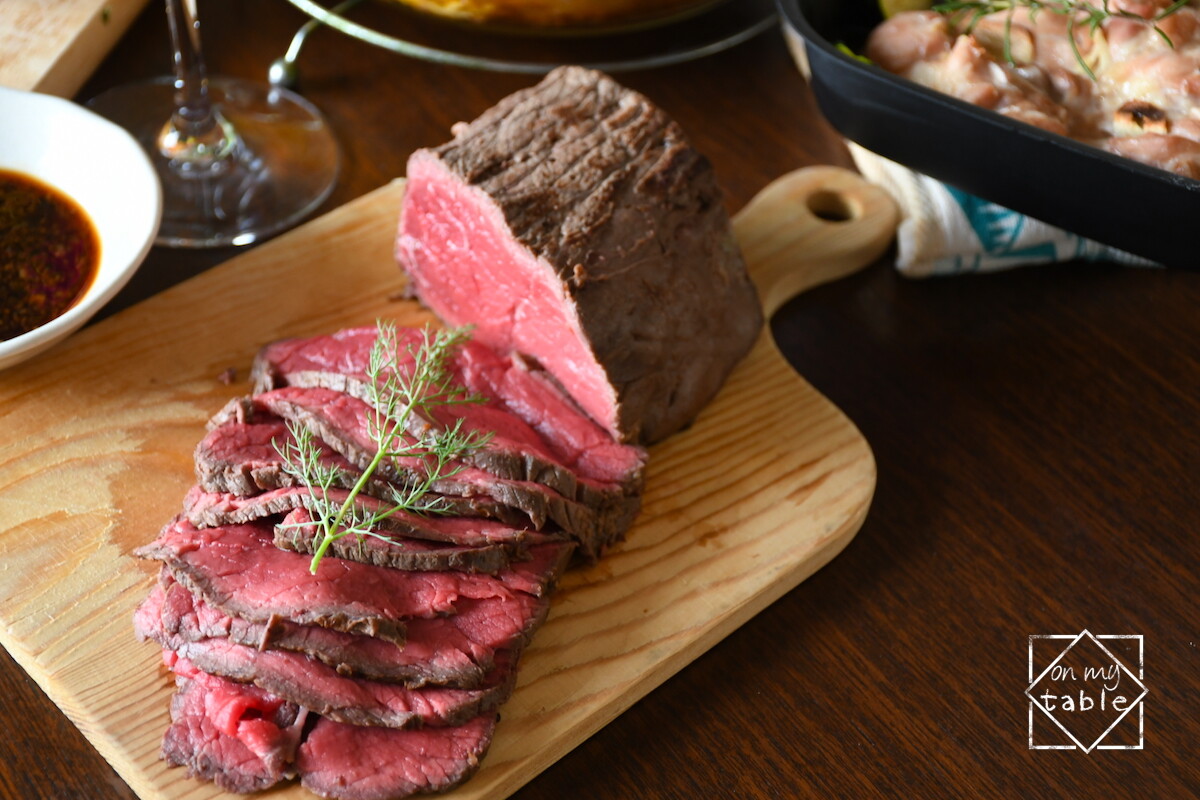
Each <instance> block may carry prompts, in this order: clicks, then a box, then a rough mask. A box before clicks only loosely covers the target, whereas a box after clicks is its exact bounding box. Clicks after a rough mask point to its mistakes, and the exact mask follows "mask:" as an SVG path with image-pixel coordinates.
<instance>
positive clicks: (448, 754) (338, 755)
mask: <svg viewBox="0 0 1200 800" xmlns="http://www.w3.org/2000/svg"><path fill="white" fill-rule="evenodd" d="M495 726H496V715H495V714H484V715H481V716H479V717H476V718H475V719H473V720H469V721H467V722H465V723H463V724H462V725H460V726H458V727H454V728H420V729H416V730H399V729H396V728H364V727H355V726H352V725H344V724H342V723H338V722H333V721H330V720H327V719H324V718H319V719H318V720H317V723H316V725H315V726H313V729H312V731H310V732H309V734H308V736H306V737H305V739H304V743H303V744H302V745H301V746H300V752H299V754H298V756H297V759H296V769H297V771H298V772H299V773H300V783H301V784H303V785H304V787H305V788H307V789H308V790H309V791H311V792H315V793H316V794H319V795H321V796H322V797H330V798H337V800H398V798H402V797H408V796H409V795H414V794H434V793H437V792H445V791H448V790H450V789H452V788H454V787H455V786H457V785H459V784H460V783H462V782H463V781H465V780H466V779H467V778H469V777H470V776H471V775H473V774H474V773H475V770H476V769H478V768H479V762H480V759H482V758H483V756H484V753H486V752H487V749H488V747H489V745H490V744H491V741H492V732H493V730H494V729H495Z"/></svg>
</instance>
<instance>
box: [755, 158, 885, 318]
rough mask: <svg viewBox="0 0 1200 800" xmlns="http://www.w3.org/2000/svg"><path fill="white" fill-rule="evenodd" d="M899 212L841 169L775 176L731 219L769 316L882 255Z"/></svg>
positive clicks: (876, 189)
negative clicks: (819, 286)
mask: <svg viewBox="0 0 1200 800" xmlns="http://www.w3.org/2000/svg"><path fill="white" fill-rule="evenodd" d="M898 217H899V212H898V211H897V209H896V204H895V202H893V200H892V198H891V197H890V196H889V195H888V193H887V192H885V191H884V190H883V189H881V188H879V187H878V186H875V185H874V184H871V183H868V182H867V181H866V180H865V179H864V178H863V177H862V176H861V175H858V174H857V173H855V172H851V171H850V170H846V169H842V168H840V167H804V168H803V169H798V170H796V171H795V172H789V173H788V174H786V175H784V176H783V177H781V178H777V179H776V180H774V181H772V182H771V183H770V184H768V185H767V186H766V188H764V189H763V190H762V191H760V192H759V193H758V194H757V195H755V196H754V198H753V199H752V200H751V201H750V202H749V203H748V204H747V205H746V207H745V208H743V209H742V210H741V211H740V212H738V214H737V215H736V216H735V217H734V219H733V229H734V232H735V233H736V235H737V238H738V244H739V245H740V246H741V248H742V254H743V255H744V256H745V258H746V264H747V266H748V267H749V269H750V276H751V277H752V278H753V279H754V283H755V285H757V286H758V291H759V296H760V297H761V298H762V303H763V310H764V311H765V312H766V314H767V317H768V318H769V317H770V316H771V315H772V314H774V313H775V312H776V311H778V310H779V308H780V306H782V305H783V304H784V303H786V302H787V301H788V300H790V299H792V298H793V297H795V296H796V295H798V294H800V293H801V292H803V291H805V290H807V289H811V288H812V287H814V286H818V285H820V284H822V283H826V282H828V281H832V280H835V279H837V278H841V277H843V276H846V275H849V274H850V273H852V272H856V271H857V270H859V269H862V268H863V267H865V266H867V265H868V264H870V263H872V262H873V261H875V259H877V258H879V257H880V256H881V255H883V253H884V251H885V250H887V248H888V245H889V244H891V241H892V238H893V237H894V236H895V233H896V223H897V220H898Z"/></svg>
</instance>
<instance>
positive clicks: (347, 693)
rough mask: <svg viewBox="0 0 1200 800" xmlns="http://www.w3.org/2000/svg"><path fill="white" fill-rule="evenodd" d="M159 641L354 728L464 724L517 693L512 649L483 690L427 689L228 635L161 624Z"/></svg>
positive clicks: (215, 671)
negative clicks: (171, 633)
mask: <svg viewBox="0 0 1200 800" xmlns="http://www.w3.org/2000/svg"><path fill="white" fill-rule="evenodd" d="M151 633H152V634H154V635H153V636H152V638H154V639H155V641H157V642H158V643H159V644H161V645H162V646H163V647H166V648H169V649H171V650H172V651H174V652H175V654H176V655H177V656H178V657H179V658H181V659H186V660H187V661H188V662H189V663H191V664H194V665H195V666H196V667H197V668H198V669H200V670H203V671H204V672H206V673H208V674H210V675H217V676H219V677H222V678H228V679H229V680H232V681H235V682H237V683H251V684H253V685H255V686H257V687H258V688H260V689H262V690H263V691H265V692H269V693H270V694H272V695H275V696H276V697H281V698H283V699H285V700H287V701H289V702H292V703H295V704H296V705H298V706H301V707H303V708H307V709H309V710H311V711H313V712H315V713H318V714H321V715H322V716H326V717H329V718H330V719H334V720H337V721H339V722H345V723H348V724H350V725H382V726H385V727H389V728H408V727H421V726H423V725H436V726H444V725H458V724H460V723H462V722H465V721H466V720H468V719H470V718H471V717H474V716H476V715H477V714H481V713H483V712H485V711H490V710H492V709H494V708H496V706H498V705H499V704H500V703H503V702H504V701H505V700H506V699H507V698H508V696H509V694H510V693H511V692H512V686H513V683H514V682H515V680H516V669H515V664H514V662H513V659H512V658H511V654H509V653H508V652H507V651H501V652H500V653H497V654H496V665H495V666H494V667H493V668H492V669H491V671H490V672H489V673H488V674H487V676H486V677H485V679H484V682H483V684H482V685H481V686H480V687H479V688H477V689H458V688H453V687H445V686H425V687H422V688H419V689H412V688H409V687H407V686H405V685H403V684H399V683H383V682H381V681H370V680H366V679H361V678H348V677H344V676H342V675H339V674H338V673H337V672H336V671H335V670H334V669H332V668H331V667H329V666H327V665H325V664H323V663H321V662H320V661H317V660H316V659H312V658H308V657H307V656H304V655H301V654H299V653H292V652H288V651H285V650H256V649H254V648H253V647H246V646H245V645H240V644H235V643H234V642H232V641H230V640H229V639H203V640H201V641H198V642H189V641H184V640H182V639H178V638H175V637H168V636H167V635H166V634H165V632H164V631H163V630H162V628H159V630H157V631H152V632H151Z"/></svg>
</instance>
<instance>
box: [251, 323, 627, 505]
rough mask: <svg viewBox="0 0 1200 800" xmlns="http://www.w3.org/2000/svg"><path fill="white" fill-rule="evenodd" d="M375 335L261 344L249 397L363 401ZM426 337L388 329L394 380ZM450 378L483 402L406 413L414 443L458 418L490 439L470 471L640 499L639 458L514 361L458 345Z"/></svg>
mask: <svg viewBox="0 0 1200 800" xmlns="http://www.w3.org/2000/svg"><path fill="white" fill-rule="evenodd" d="M378 335H379V331H378V329H377V328H351V329H347V330H341V331H338V332H336V333H334V334H332V335H330V336H317V337H313V338H311V339H290V340H284V341H280V342H275V343H273V344H271V345H268V346H267V347H265V348H263V349H262V351H260V352H259V354H258V357H257V358H256V359H255V362H254V367H253V370H252V373H253V378H254V381H255V391H257V392H266V391H269V390H271V389H276V388H279V387H282V386H301V387H324V388H329V389H335V390H337V391H341V392H346V393H348V394H351V395H353V396H354V397H357V398H358V399H360V400H363V401H364V402H371V393H370V391H369V379H368V377H367V371H368V365H369V363H370V353H371V348H372V346H373V345H374V343H375V341H376V339H377V338H378ZM426 335H427V333H426V332H425V331H423V330H420V329H413V328H400V329H397V331H396V339H397V351H398V354H399V355H400V358H399V359H398V361H399V363H398V365H397V367H398V368H399V369H400V370H401V371H402V373H403V374H410V373H411V369H412V364H413V362H414V359H413V356H412V354H413V353H414V352H415V351H416V350H417V348H419V347H420V346H421V343H422V341H423V339H424V337H425V336H426ZM451 370H452V375H453V378H454V382H455V385H458V386H462V387H464V388H465V389H466V390H467V391H468V392H470V393H473V394H474V395H476V396H477V397H478V398H480V399H483V400H485V401H486V402H483V403H479V404H466V405H452V406H445V407H443V408H440V409H437V413H436V414H435V415H433V417H434V418H433V419H429V418H427V417H422V416H419V415H416V414H415V413H414V416H413V417H412V420H411V422H410V431H411V432H412V433H414V434H415V435H420V434H421V433H422V432H423V431H424V430H425V429H426V428H428V426H429V425H430V424H437V425H440V426H441V427H445V426H448V425H452V424H454V422H455V420H457V419H462V420H463V425H464V428H466V429H467V430H477V431H484V432H488V433H491V434H493V438H492V440H491V442H490V443H489V446H488V447H487V448H486V449H484V450H483V451H481V452H479V453H477V454H475V456H474V457H473V458H472V459H471V463H472V464H474V465H475V466H478V467H480V468H481V469H484V470H486V471H488V472H490V473H492V474H494V475H498V476H500V477H504V478H511V479H514V480H528V481H534V482H536V483H545V484H546V485H548V486H552V487H554V488H556V489H558V490H559V491H560V492H562V493H563V494H565V495H567V496H569V497H574V498H575V499H577V500H580V501H581V502H587V492H588V491H598V490H603V489H604V488H605V487H619V488H621V489H622V490H623V491H625V492H627V493H637V492H640V491H641V485H642V468H643V466H644V465H645V459H646V453H645V451H644V450H642V449H641V448H640V447H632V446H630V445H625V444H621V443H619V442H616V441H614V440H613V438H612V437H611V436H610V435H609V434H608V433H607V432H606V431H605V430H604V429H602V428H601V427H600V426H598V425H597V424H596V423H595V422H593V421H592V420H591V419H590V418H589V417H587V416H586V415H585V414H583V413H582V412H581V411H580V409H579V407H578V406H576V405H575V403H574V401H572V400H571V399H570V398H569V397H567V396H566V395H564V393H563V392H562V390H561V388H559V386H558V385H557V384H556V383H554V382H553V381H551V380H546V379H545V377H544V376H539V375H537V374H535V372H534V371H531V370H530V369H528V366H527V364H526V363H525V362H524V361H522V360H520V359H517V360H515V361H514V360H513V359H511V358H504V357H501V356H499V355H497V354H496V353H494V352H492V351H491V350H489V349H488V348H486V347H484V346H483V345H481V344H479V343H478V342H475V341H471V340H468V341H466V342H464V343H463V344H462V345H461V346H460V347H459V348H458V350H457V351H456V352H455V355H454V358H453V361H452V364H451ZM579 481H582V482H583V484H584V485H583V486H579V485H578V482H579Z"/></svg>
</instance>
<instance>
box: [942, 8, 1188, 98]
mask: <svg viewBox="0 0 1200 800" xmlns="http://www.w3.org/2000/svg"><path fill="white" fill-rule="evenodd" d="M1187 4H1188V0H1175V2H1174V3H1172V4H1171V5H1169V6H1167V7H1166V8H1164V9H1163V10H1162V11H1160V12H1158V13H1157V14H1156V15H1154V17H1152V18H1151V19H1149V20H1147V19H1145V18H1143V17H1139V16H1138V15H1137V14H1133V13H1130V12H1128V11H1125V10H1123V9H1116V10H1114V9H1112V8H1111V7H1110V6H1109V0H1100V3H1099V4H1098V5H1097V4H1095V3H1094V2H1092V0H945V2H942V3H937V4H936V5H934V6H933V10H934V11H937V12H938V13H940V14H944V15H946V16H948V17H952V18H957V19H958V21H959V22H963V21H965V23H966V24H965V27H964V31H965V32H966V33H971V32H972V31H973V30H974V29H975V27H976V26H977V25H978V24H979V21H980V20H982V19H983V18H984V17H986V16H988V15H989V14H995V13H999V12H1007V17H1006V19H1005V22H1004V58H1005V60H1006V61H1007V62H1008V63H1009V64H1012V63H1013V58H1012V18H1013V14H1015V13H1016V10H1017V9H1018V8H1028V9H1029V13H1030V16H1031V17H1034V16H1036V15H1037V14H1039V13H1041V12H1042V11H1046V12H1049V13H1051V14H1060V15H1062V16H1065V17H1066V18H1067V38H1068V39H1069V40H1070V42H1071V52H1072V53H1074V55H1075V60H1076V61H1078V62H1079V66H1080V68H1082V69H1083V71H1084V72H1085V73H1087V76H1088V77H1089V78H1091V79H1092V80H1096V73H1095V72H1094V71H1093V70H1092V68H1091V66H1090V65H1089V64H1088V63H1087V59H1085V58H1084V56H1083V53H1081V52H1080V51H1079V43H1078V42H1077V41H1076V40H1075V31H1076V30H1077V29H1078V27H1079V26H1080V25H1085V26H1086V27H1087V29H1088V33H1089V34H1090V35H1092V36H1094V35H1095V33H1096V31H1097V30H1098V29H1099V28H1100V26H1101V25H1102V24H1103V23H1104V21H1105V20H1106V19H1109V18H1110V17H1124V18H1125V19H1133V20H1139V21H1141V22H1148V23H1150V26H1151V28H1152V29H1153V30H1154V31H1155V32H1156V33H1157V34H1158V35H1159V36H1160V37H1162V39H1163V41H1164V42H1166V43H1167V46H1168V47H1172V48H1173V47H1174V46H1175V43H1174V42H1172V41H1171V37H1170V36H1168V35H1167V34H1166V32H1165V31H1163V29H1162V28H1160V27H1159V26H1158V23H1160V22H1162V21H1163V20H1164V19H1166V18H1167V17H1169V16H1170V15H1171V14H1174V13H1175V12H1176V11H1178V10H1179V9H1181V8H1183V7H1184V6H1186V5H1187Z"/></svg>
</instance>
